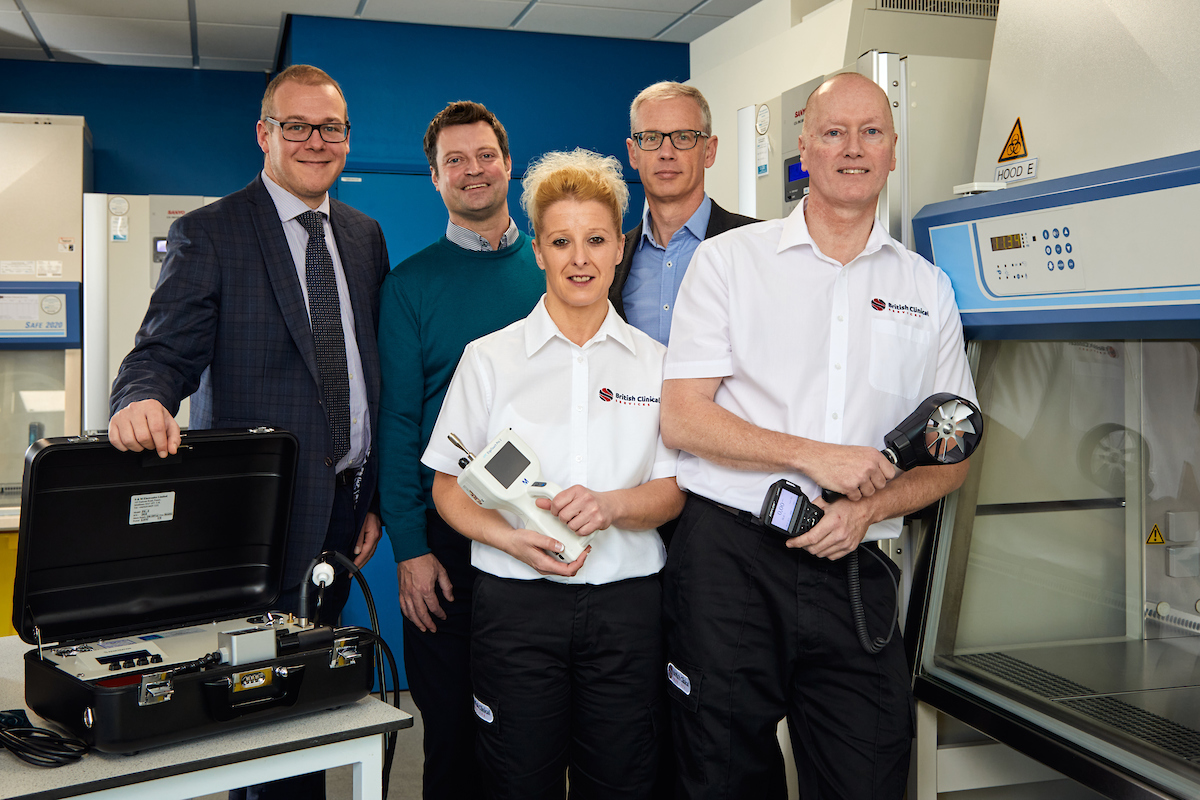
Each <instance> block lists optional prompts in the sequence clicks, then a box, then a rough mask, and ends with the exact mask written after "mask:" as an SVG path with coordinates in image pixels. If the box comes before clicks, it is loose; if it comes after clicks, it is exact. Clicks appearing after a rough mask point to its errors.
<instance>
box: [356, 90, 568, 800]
mask: <svg viewBox="0 0 1200 800" xmlns="http://www.w3.org/2000/svg"><path fill="white" fill-rule="evenodd" d="M425 155H426V157H427V158H428V159H429V171H430V174H431V176H432V179H433V185H434V186H435V187H436V188H437V190H438V192H439V193H440V194H441V195H442V200H443V201H444V202H445V203H446V210H447V211H448V212H449V214H450V222H449V225H448V226H447V228H446V235H445V236H443V237H441V238H440V239H438V241H436V242H434V243H433V244H431V245H430V246H429V247H426V248H425V249H424V250H422V251H420V252H419V253H417V254H415V255H413V256H411V257H410V258H408V259H405V260H404V261H403V262H401V263H400V264H399V265H398V266H397V267H396V268H395V269H394V270H392V272H391V273H390V274H389V275H388V276H387V278H386V279H385V280H384V282H383V288H382V290H381V292H380V295H381V297H380V311H379V359H380V366H381V368H382V375H383V383H382V387H381V394H380V402H379V433H378V459H379V461H378V463H379V470H380V475H379V493H380V513H381V515H382V517H383V523H384V527H385V528H386V530H387V533H388V536H389V537H391V540H392V550H393V552H394V554H395V556H396V561H397V562H398V563H397V564H396V572H397V577H398V579H399V583H400V609H401V610H402V611H403V612H404V668H405V671H406V673H407V675H408V682H409V690H410V691H411V692H412V697H413V701H414V702H415V703H416V704H417V708H419V709H420V710H421V718H422V721H423V723H424V726H425V773H424V797H425V800H431V798H443V797H444V798H460V797H476V796H480V795H481V794H482V792H483V789H482V786H481V785H480V783H479V773H478V769H477V768H476V765H475V721H474V719H473V711H472V708H473V704H472V699H471V680H470V671H469V648H470V635H471V592H472V588H473V585H474V583H475V575H476V573H475V570H474V568H473V567H472V566H471V549H470V540H468V539H467V538H466V537H464V536H462V535H461V534H459V533H458V532H457V531H455V530H454V529H453V528H451V527H450V526H449V525H447V524H446V523H445V522H444V521H443V520H442V519H441V517H439V516H438V514H437V511H436V510H434V505H433V496H432V490H433V473H432V472H431V471H430V470H429V469H427V468H426V467H424V466H422V465H421V463H420V459H421V453H422V452H424V450H425V445H426V444H427V443H428V442H429V436H430V433H431V432H432V430H433V423H434V422H435V421H436V420H437V416H438V411H439V410H440V409H441V406H442V398H443V397H444V396H445V394H446V387H447V386H448V385H449V384H450V378H451V376H453V374H454V368H455V367H456V366H457V365H458V360H459V357H460V356H461V355H462V352H463V348H464V347H466V345H467V343H468V342H470V341H472V340H474V339H478V338H479V337H481V336H484V335H486V334H488V333H491V332H493V331H496V330H499V329H500V328H503V327H505V326H506V325H508V324H510V323H512V322H515V321H517V320H518V319H523V318H524V317H525V316H526V315H528V314H529V312H530V311H531V310H532V309H533V307H534V305H536V304H537V301H538V298H540V297H541V295H542V293H543V292H544V291H545V288H546V281H545V277H544V275H543V273H542V272H541V270H539V269H538V266H537V263H536V262H535V261H534V257H533V247H532V245H531V243H530V241H529V237H528V236H526V235H525V234H524V233H521V232H520V231H518V230H517V226H516V225H515V224H514V223H513V221H512V218H511V217H510V216H509V213H508V184H509V179H510V178H511V176H512V159H511V157H510V156H509V151H508V135H507V134H506V133H505V130H504V126H503V125H501V124H500V121H499V120H497V119H496V117H495V116H494V115H493V114H492V113H491V112H489V111H488V110H487V109H486V108H484V107H483V106H482V105H480V104H478V103H472V102H467V101H460V102H455V103H451V104H450V105H449V106H447V107H446V108H445V109H443V110H442V111H440V112H438V114H437V116H435V117H434V118H433V121H432V122H430V123H429V128H428V130H427V131H426V133H425Z"/></svg>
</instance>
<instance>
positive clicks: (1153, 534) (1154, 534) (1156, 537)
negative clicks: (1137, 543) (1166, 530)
mask: <svg viewBox="0 0 1200 800" xmlns="http://www.w3.org/2000/svg"><path fill="white" fill-rule="evenodd" d="M1146 544H1166V542H1164V541H1163V537H1162V531H1160V530H1159V529H1158V526H1157V525H1155V526H1154V527H1153V528H1151V529H1150V538H1148V539H1147V540H1146Z"/></svg>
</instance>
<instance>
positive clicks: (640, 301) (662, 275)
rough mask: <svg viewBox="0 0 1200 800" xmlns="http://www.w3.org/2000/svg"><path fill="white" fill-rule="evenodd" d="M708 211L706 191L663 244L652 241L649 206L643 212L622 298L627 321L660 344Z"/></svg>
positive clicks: (709, 203)
mask: <svg viewBox="0 0 1200 800" xmlns="http://www.w3.org/2000/svg"><path fill="white" fill-rule="evenodd" d="M711 214H712V200H710V199H709V197H708V195H707V194H706V195H704V199H703V200H702V201H701V202H700V207H699V208H697V209H696V213H694V214H692V216H691V217H690V218H689V219H688V221H687V222H685V223H684V224H683V227H682V228H680V229H679V230H677V231H676V232H675V234H674V235H673V236H671V241H670V242H668V243H667V246H666V247H663V246H662V245H660V244H659V243H658V242H656V241H655V240H654V226H653V225H651V224H650V206H649V205H647V206H646V208H645V210H644V211H642V238H641V239H640V240H639V241H638V242H637V243H635V244H634V245H633V246H634V247H635V248H636V249H635V250H634V252H633V261H632V262H630V265H629V278H628V279H626V281H625V286H624V287H623V288H622V289H621V299H622V300H623V301H624V302H625V317H626V318H627V319H628V320H629V324H630V325H632V326H633V327H635V328H637V329H639V330H641V331H644V332H645V333H647V334H648V335H649V336H650V337H651V338H653V339H657V340H658V341H659V342H661V343H662V344H666V343H667V339H668V338H669V337H670V335H671V315H672V314H674V313H675V295H677V294H678V293H679V284H681V283H683V274H684V273H685V272H686V271H687V268H688V264H690V263H691V261H692V255H693V254H694V253H695V252H696V248H697V247H699V246H700V243H701V242H702V241H704V233H705V232H706V231H707V230H708V218H709V216H711Z"/></svg>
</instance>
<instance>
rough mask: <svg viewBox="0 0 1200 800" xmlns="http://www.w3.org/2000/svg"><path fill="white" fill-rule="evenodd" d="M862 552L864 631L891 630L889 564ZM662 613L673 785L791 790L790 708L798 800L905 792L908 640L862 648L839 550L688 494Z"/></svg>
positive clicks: (696, 789)
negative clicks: (782, 738) (798, 543)
mask: <svg viewBox="0 0 1200 800" xmlns="http://www.w3.org/2000/svg"><path fill="white" fill-rule="evenodd" d="M859 564H860V572H861V580H862V593H863V600H864V607H865V610H866V615H867V625H868V630H869V631H870V632H871V635H872V637H875V636H880V635H884V634H885V632H886V631H887V628H888V626H889V625H890V624H891V620H892V618H891V615H892V612H893V609H894V604H895V592H894V590H893V587H892V583H891V579H890V578H889V577H888V574H887V570H888V569H889V567H888V566H885V565H884V564H883V563H880V561H879V560H878V559H876V558H873V557H871V555H869V554H867V553H860V558H859ZM893 574H894V573H893ZM663 616H664V625H665V626H666V636H667V660H668V667H667V671H668V686H667V693H668V695H669V696H670V698H671V701H672V702H671V703H670V706H671V716H672V723H673V724H672V730H673V735H674V744H675V754H676V762H677V766H678V777H677V784H676V790H677V791H676V796H677V797H684V798H718V797H719V798H730V797H754V798H783V797H785V795H786V787H785V782H784V771H783V759H782V753H781V752H780V749H779V743H778V739H777V738H776V735H775V729H776V725H777V723H778V721H779V720H780V719H782V718H784V717H786V718H787V720H788V728H789V730H790V732H791V736H792V749H793V753H794V756H795V759H796V767H797V771H798V773H799V783H800V797H801V798H804V800H813V799H814V798H822V799H823V800H824V799H825V798H861V799H862V800H886V799H887V798H896V799H897V800H899V798H901V797H902V796H903V794H904V789H905V782H906V780H907V775H908V763H909V749H910V747H911V741H912V731H913V722H912V719H913V718H912V700H911V695H910V692H909V678H908V666H907V661H906V658H905V655H904V645H903V641H902V640H901V637H900V636H895V637H893V639H892V641H891V643H890V644H889V645H888V646H887V647H886V648H884V650H883V652H881V653H880V654H878V655H869V654H867V653H866V652H865V651H864V650H863V648H862V646H861V645H860V644H859V642H858V638H857V635H856V634H855V631H854V625H853V621H852V619H851V615H850V603H849V597H848V595H847V590H846V568H845V559H840V560H838V561H830V560H828V559H822V558H817V557H815V556H812V555H810V554H808V553H807V552H805V551H802V550H789V549H788V548H786V547H784V544H783V539H782V538H780V537H778V536H777V535H776V534H774V533H771V532H769V531H767V530H766V529H764V528H762V527H761V526H757V525H754V524H751V523H748V522H743V521H740V520H738V519H737V518H736V517H734V516H733V515H732V514H730V513H729V512H727V511H725V510H723V509H721V508H719V507H717V506H716V505H714V504H712V503H710V502H708V501H707V500H703V499H701V498H698V497H695V496H691V497H689V498H688V500H687V504H686V505H685V507H684V511H683V516H682V517H681V519H680V524H679V528H678V530H677V531H676V534H675V541H674V542H673V543H672V545H671V550H670V552H669V553H668V555H667V566H666V569H665V570H664V572H663Z"/></svg>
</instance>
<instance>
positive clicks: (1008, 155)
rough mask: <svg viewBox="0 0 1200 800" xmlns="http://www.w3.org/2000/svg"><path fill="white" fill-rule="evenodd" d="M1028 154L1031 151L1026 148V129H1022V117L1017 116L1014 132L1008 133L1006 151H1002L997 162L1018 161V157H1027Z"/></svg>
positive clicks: (1005, 144)
mask: <svg viewBox="0 0 1200 800" xmlns="http://www.w3.org/2000/svg"><path fill="white" fill-rule="evenodd" d="M1028 155H1029V151H1028V150H1026V149H1025V131H1023V130H1022V129H1021V118H1020V117H1017V124H1016V125H1013V129H1012V133H1010V134H1009V135H1008V141H1007V142H1005V143H1004V152H1002V153H1000V158H999V160H998V161H997V162H996V163H998V164H1003V163H1004V162H1005V161H1016V160H1017V159H1018V158H1026V157H1027V156H1028Z"/></svg>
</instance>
